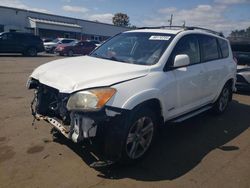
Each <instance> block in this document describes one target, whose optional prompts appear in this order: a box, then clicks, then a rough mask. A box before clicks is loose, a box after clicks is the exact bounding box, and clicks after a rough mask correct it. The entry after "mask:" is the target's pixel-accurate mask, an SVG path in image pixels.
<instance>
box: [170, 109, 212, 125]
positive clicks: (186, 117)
mask: <svg viewBox="0 0 250 188" xmlns="http://www.w3.org/2000/svg"><path fill="white" fill-rule="evenodd" d="M212 107H213V106H211V105H210V106H205V107H203V108H199V109H198V110H195V111H193V112H190V113H187V114H184V115H182V116H180V117H177V118H175V119H173V120H170V122H173V123H180V122H182V121H184V120H186V119H189V118H191V117H193V116H196V115H198V114H201V113H202V112H205V111H207V110H209V109H211V108H212Z"/></svg>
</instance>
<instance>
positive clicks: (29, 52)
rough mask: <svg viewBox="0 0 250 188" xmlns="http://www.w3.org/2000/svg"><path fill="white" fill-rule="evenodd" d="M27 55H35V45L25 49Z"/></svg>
mask: <svg viewBox="0 0 250 188" xmlns="http://www.w3.org/2000/svg"><path fill="white" fill-rule="evenodd" d="M24 54H25V55H27V56H30V57H36V56H37V50H36V48H35V47H30V48H28V49H27V50H26V52H25V53H24Z"/></svg>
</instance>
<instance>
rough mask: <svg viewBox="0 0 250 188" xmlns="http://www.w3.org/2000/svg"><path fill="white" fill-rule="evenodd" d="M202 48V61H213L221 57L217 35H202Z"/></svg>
mask: <svg viewBox="0 0 250 188" xmlns="http://www.w3.org/2000/svg"><path fill="white" fill-rule="evenodd" d="M200 48H201V52H202V61H212V60H215V59H219V57H220V56H219V50H218V46H217V41H216V38H215V37H212V36H207V35H201V36H200Z"/></svg>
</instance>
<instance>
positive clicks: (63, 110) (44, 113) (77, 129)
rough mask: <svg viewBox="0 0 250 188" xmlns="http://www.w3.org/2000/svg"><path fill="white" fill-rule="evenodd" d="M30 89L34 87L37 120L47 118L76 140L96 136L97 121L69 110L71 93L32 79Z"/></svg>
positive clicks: (34, 107)
mask: <svg viewBox="0 0 250 188" xmlns="http://www.w3.org/2000/svg"><path fill="white" fill-rule="evenodd" d="M28 89H34V90H35V92H34V98H33V100H32V102H31V111H32V115H33V116H34V118H35V119H36V120H45V121H47V122H48V123H50V124H51V125H52V126H53V127H55V128H56V129H57V130H58V131H59V132H61V133H62V134H63V135H64V136H65V137H66V138H69V139H72V140H73V141H74V142H76V143H77V142H81V141H83V140H84V139H85V138H91V137H95V136H96V130H97V127H96V125H97V124H96V122H95V121H94V120H93V119H90V118H89V117H87V116H86V115H84V113H82V112H76V111H75V112H74V111H71V112H70V111H68V110H67V107H66V106H67V102H68V100H69V97H70V94H65V93H60V92H59V91H58V90H57V89H54V88H52V87H49V86H46V85H43V84H41V83H39V81H37V80H34V79H32V80H30V81H29V83H28Z"/></svg>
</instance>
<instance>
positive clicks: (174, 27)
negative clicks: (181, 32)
mask: <svg viewBox="0 0 250 188" xmlns="http://www.w3.org/2000/svg"><path fill="white" fill-rule="evenodd" d="M164 28H169V29H185V26H176V25H175V26H169V25H162V26H155V27H138V28H136V29H164Z"/></svg>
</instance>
